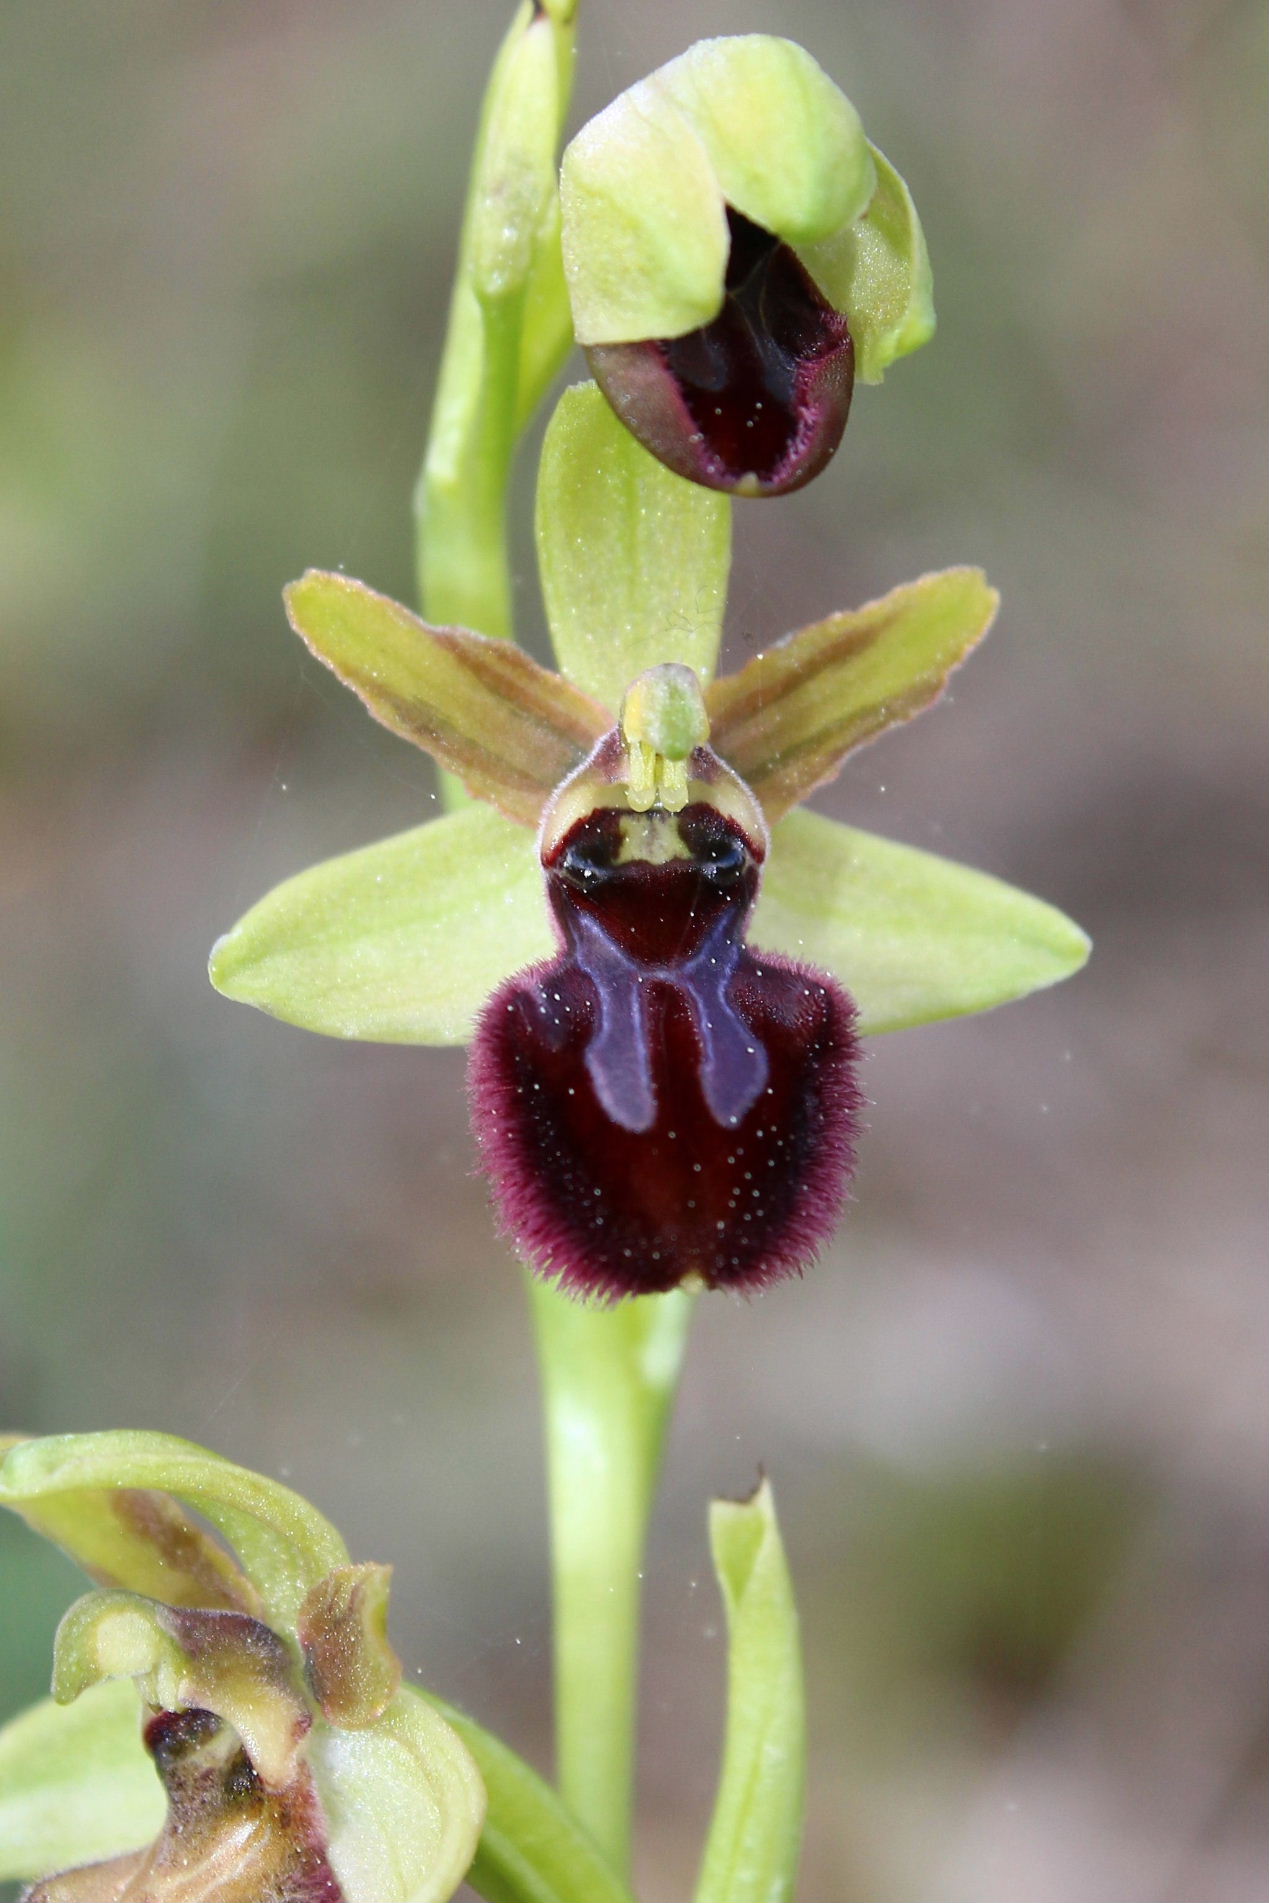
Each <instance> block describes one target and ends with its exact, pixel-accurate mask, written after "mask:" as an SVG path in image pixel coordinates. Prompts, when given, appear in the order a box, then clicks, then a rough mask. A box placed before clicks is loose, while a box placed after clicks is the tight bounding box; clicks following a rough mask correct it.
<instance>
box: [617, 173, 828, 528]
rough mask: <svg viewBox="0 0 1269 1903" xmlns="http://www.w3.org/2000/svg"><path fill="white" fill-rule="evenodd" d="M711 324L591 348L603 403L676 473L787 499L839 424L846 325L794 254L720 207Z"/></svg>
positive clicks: (817, 465)
mask: <svg viewBox="0 0 1269 1903" xmlns="http://www.w3.org/2000/svg"><path fill="white" fill-rule="evenodd" d="M727 224H728V231H729V235H730V249H729V253H728V262H727V272H726V278H725V283H724V291H723V299H722V303H721V306H720V309H719V312H718V314H717V316H716V317H714V318H713V319H711V321H710V322H709V323H707V324H704V325H702V326H701V327H700V328H698V329H697V330H693V331H689V332H687V333H686V334H685V335H684V336H681V337H669V338H651V339H646V340H643V341H640V342H634V343H616V344H594V345H591V346H589V347H588V349H587V352H586V355H587V359H588V361H589V364H590V368H591V372H592V374H593V376H594V378H595V381H596V383H597V384H598V385H599V387H600V389H601V390H602V391H603V393H604V395H605V397H606V398H607V399H608V401H609V403H610V404H611V405H612V407H613V409H614V410H615V411H616V413H617V415H618V416H619V417H620V418H621V420H622V422H623V423H624V424H625V425H626V427H627V428H628V429H629V430H630V432H631V434H632V435H634V436H635V437H637V438H638V440H639V441H640V442H641V443H642V444H643V446H644V448H645V449H647V450H649V451H650V452H651V453H652V454H653V455H654V456H656V457H657V458H658V459H659V460H660V461H661V462H663V463H665V464H666V466H667V467H668V468H670V469H673V470H674V471H675V473H676V474H677V475H680V476H684V477H686V478H687V480H688V481H690V482H698V483H701V484H703V485H704V486H705V487H706V488H711V489H719V490H723V491H725V492H728V493H731V494H735V495H740V496H746V497H749V496H776V495H787V494H790V493H791V492H792V491H794V490H796V489H800V488H801V487H802V486H803V485H804V484H805V483H808V482H810V481H811V480H812V478H813V477H814V476H817V475H818V474H819V473H820V471H821V470H822V469H823V468H824V467H825V466H826V465H827V463H828V462H829V461H830V460H831V458H832V456H833V454H834V452H835V451H836V449H837V446H838V444H839V443H840V442H841V439H842V435H843V433H844V431H845V428H846V422H847V418H848V416H849V414H850V404H851V396H852V394H853V390H854V380H855V353H854V345H853V342H852V339H851V334H850V329H849V327H848V325H847V322H846V318H845V316H844V315H843V314H842V312H840V311H838V310H835V309H834V308H833V306H832V305H831V304H830V303H829V302H828V301H827V299H826V298H825V297H824V294H823V293H822V292H821V291H820V289H819V288H818V286H817V285H816V284H815V282H814V280H813V278H812V277H811V275H810V273H809V272H808V271H807V270H806V268H805V266H804V265H803V264H802V263H801V262H800V260H799V259H798V257H797V255H796V253H795V252H794V251H793V250H792V249H791V247H790V246H789V245H787V244H784V243H783V242H781V240H780V239H778V238H777V237H775V236H774V235H773V234H772V233H771V232H769V231H765V230H764V229H763V228H762V226H760V225H757V224H754V223H753V221H752V220H751V219H748V218H746V217H744V215H743V214H742V213H740V212H738V211H736V210H734V209H733V208H732V207H730V206H729V207H728V208H727Z"/></svg>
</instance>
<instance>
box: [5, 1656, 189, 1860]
mask: <svg viewBox="0 0 1269 1903" xmlns="http://www.w3.org/2000/svg"><path fill="white" fill-rule="evenodd" d="M164 1808H165V1807H164V1801H163V1791H162V1788H161V1786H160V1784H159V1781H158V1779H157V1778H156V1777H155V1775H154V1766H153V1764H152V1763H151V1762H150V1759H149V1757H148V1756H147V1754H146V1751H145V1747H144V1746H143V1745H142V1743H141V1706H140V1702H139V1700H138V1698H137V1692H136V1687H135V1685H133V1683H132V1682H131V1680H130V1679H111V1680H108V1681H106V1682H105V1683H103V1684H100V1685H96V1686H94V1687H93V1688H92V1690H91V1691H86V1692H85V1693H84V1695H83V1697H82V1698H78V1699H76V1701H75V1703H74V1704H73V1705H58V1704H55V1703H54V1702H53V1700H52V1699H51V1698H49V1699H44V1700H43V1701H42V1702H41V1703H40V1704H38V1705H33V1706H31V1708H30V1709H29V1710H28V1711H24V1712H22V1713H21V1715H20V1716H19V1717H17V1718H14V1719H13V1720H11V1722H10V1723H9V1724H7V1725H5V1726H4V1728H3V1729H2V1730H0V1879H3V1878H12V1877H19V1878H32V1877H38V1876H42V1875H43V1874H44V1873H45V1872H46V1871H48V1870H58V1869H67V1868H69V1867H72V1866H73V1865H75V1864H80V1863H96V1862H99V1861H101V1860H102V1859H104V1858H107V1857H117V1856H121V1855H122V1854H123V1853H124V1852H125V1851H128V1850H135V1849H136V1848H137V1846H138V1845H139V1844H143V1843H148V1842H149V1841H150V1839H151V1838H153V1837H155V1836H156V1835H157V1834H158V1832H159V1830H160V1829H161V1828H162V1825H163V1816H164Z"/></svg>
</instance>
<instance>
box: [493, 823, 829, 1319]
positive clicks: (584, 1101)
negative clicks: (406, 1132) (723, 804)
mask: <svg viewBox="0 0 1269 1903" xmlns="http://www.w3.org/2000/svg"><path fill="white" fill-rule="evenodd" d="M544 866H545V870H546V876H547V891H548V896H549V899H550V903H551V908H552V911H553V913H554V916H555V920H556V923H557V926H558V928H559V931H560V935H561V939H562V941H563V951H562V953H561V955H560V956H559V957H558V958H556V959H554V960H553V961H551V962H549V963H547V964H542V965H535V966H532V967H530V968H529V970H527V971H524V972H521V973H519V974H518V975H517V976H516V977H515V978H512V979H511V980H510V981H509V982H508V983H507V984H505V985H503V986H502V988H501V989H500V990H499V991H497V992H496V993H495V994H494V996H493V998H492V999H491V1000H490V1002H489V1004H488V1005H487V1007H486V1009H485V1013H484V1015H483V1017H482V1019H481V1023H480V1028H479V1031H478V1033H477V1038H476V1043H475V1046H474V1049H473V1052H472V1070H471V1086H472V1105H473V1118H474V1122H475V1126H476V1133H477V1137H478V1139H479V1142H480V1145H481V1151H482V1156H483V1160H484V1164H485V1167H486V1169H487V1170H488V1173H489V1176H490V1179H491V1181H492V1184H493V1188H494V1192H495V1195H496V1197H497V1200H498V1204H499V1207H500V1211H501V1215H502V1219H503V1222H504V1225H505V1227H506V1229H507V1231H508V1233H509V1234H510V1235H511V1236H512V1238H513V1239H514V1241H515V1242H516V1243H517V1245H518V1246H519V1247H520V1248H521V1249H522V1250H523V1251H524V1252H525V1253H526V1254H527V1255H528V1257H529V1259H530V1260H531V1261H532V1263H533V1264H534V1266H535V1267H537V1268H538V1269H540V1270H541V1271H542V1272H543V1273H545V1274H548V1275H552V1276H555V1277H558V1279H559V1280H560V1281H561V1282H562V1283H563V1284H564V1285H565V1286H566V1287H567V1288H569V1289H571V1290H573V1291H575V1292H577V1293H579V1294H597V1295H600V1296H602V1297H605V1298H607V1299H609V1300H615V1299H617V1298H618V1297H620V1296H623V1295H645V1294H651V1293H653V1292H654V1291H656V1290H663V1289H670V1288H675V1287H677V1285H678V1284H679V1283H680V1282H682V1281H683V1280H684V1279H685V1278H687V1277H698V1278H699V1279H700V1280H701V1281H703V1282H704V1283H706V1284H707V1285H708V1286H709V1287H711V1288H719V1287H724V1288H743V1289H749V1290H752V1289H755V1288H759V1287H761V1286H763V1285H764V1284H765V1283H768V1282H771V1281H774V1280H776V1279H777V1278H779V1277H781V1276H784V1275H790V1274H794V1273H796V1272H798V1271H799V1270H800V1269H802V1268H803V1267H804V1266H805V1265H806V1263H807V1262H808V1261H809V1260H810V1259H811V1257H812V1256H813V1255H814V1253H815V1251H816V1249H817V1248H818V1247H819V1245H820V1244H821V1243H822V1242H823V1241H824V1240H825V1239H826V1237H827V1236H828V1234H829V1232H830V1230H831V1229H832V1227H833V1224H834V1222H835V1220H836V1218H837V1215H838V1213H839V1210H840V1207H841V1203H842V1200H843V1197H844V1194H845V1187H846V1180H847V1176H848V1173H849V1170H850V1167H851V1164H852V1161H853V1134H854V1126H855V1118H856V1112H857V1109H858V1106H859V1102H860V1098H859V1093H858V1090H857V1088H856V1085H855V1080H854V1066H855V1060H856V1056H857V1044H856V1039H855V1033H854V1016H855V1013H854V1007H853V1005H852V1004H851V1003H850V1001H849V999H848V998H847V997H846V995H845V993H844V992H843V991H842V990H841V989H840V987H839V986H838V985H837V984H835V983H834V981H833V980H832V979H831V978H829V977H828V976H827V975H826V974H825V973H822V972H817V971H814V970H812V969H811V968H810V967H807V966H801V965H797V964H794V963H793V962H792V961H791V960H788V959H784V958H776V957H769V956H767V955H766V954H764V953H760V952H755V951H752V950H750V949H749V947H747V946H746V944H745V942H744V933H745V927H746V925H747V923H748V919H749V916H750V913H751V911H752V909H753V904H754V900H755V898H756V896H757V890H758V857H757V852H756V850H755V847H754V845H753V843H752V842H751V841H750V840H749V839H747V838H746V836H745V834H744V832H743V831H742V829H741V828H740V826H739V825H737V824H736V823H735V821H734V820H732V819H730V818H728V817H726V816H725V815H724V814H723V813H722V812H720V811H719V810H718V809H717V808H715V807H714V806H711V805H709V804H707V803H705V802H703V801H697V802H695V803H693V804H691V805H688V806H686V807H685V808H684V809H683V811H682V812H681V813H678V814H670V813H667V812H665V811H663V810H661V809H654V810H653V811H651V812H648V813H631V812H629V811H628V810H626V809H625V808H623V807H612V806H605V807H600V808H598V809H597V810H596V811H594V812H591V813H590V814H588V815H587V816H586V817H584V818H583V819H581V820H579V821H578V822H577V823H576V824H575V825H574V826H572V828H571V829H570V830H569V831H568V832H567V833H566V834H565V835H564V837H563V838H562V839H561V840H560V841H559V842H558V843H557V844H556V845H555V846H554V847H553V848H552V849H550V850H549V851H548V852H547V854H546V857H545V859H544Z"/></svg>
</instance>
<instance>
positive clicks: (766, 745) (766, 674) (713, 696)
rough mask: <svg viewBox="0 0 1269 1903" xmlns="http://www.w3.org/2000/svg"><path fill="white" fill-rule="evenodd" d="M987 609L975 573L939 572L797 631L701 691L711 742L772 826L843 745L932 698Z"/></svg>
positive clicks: (973, 640) (993, 605) (992, 609)
mask: <svg viewBox="0 0 1269 1903" xmlns="http://www.w3.org/2000/svg"><path fill="white" fill-rule="evenodd" d="M999 602H1000V597H999V595H997V593H996V591H995V589H994V588H989V587H988V585H987V582H986V579H985V577H984V576H983V574H982V571H981V570H980V569H977V568H949V569H945V570H944V571H943V572H942V573H941V574H937V575H923V576H921V578H920V579H919V580H918V581H914V582H908V583H906V584H905V585H904V586H903V587H901V588H895V589H892V590H891V592H890V593H889V594H888V595H884V596H883V597H882V599H881V600H880V601H870V602H869V603H868V604H867V605H866V606H865V607H863V608H856V609H854V610H851V611H849V612H847V613H842V614H835V615H829V616H827V617H826V619H825V620H823V621H817V622H815V623H814V624H813V625H812V626H810V627H807V628H802V629H800V630H799V631H798V632H797V633H796V634H791V635H789V636H788V637H787V638H786V639H785V640H783V641H780V642H778V643H777V644H776V645H775V646H774V647H770V648H767V649H766V650H765V651H764V652H763V653H761V654H756V655H754V657H753V659H752V660H751V661H748V662H747V663H746V665H745V666H744V667H742V668H741V669H740V671H739V673H736V674H727V675H724V676H723V678H722V679H721V680H717V681H715V682H713V684H712V685H711V686H710V688H709V690H708V692H707V693H706V696H705V705H706V707H707V709H708V712H709V717H710V730H711V743H712V745H713V746H714V747H715V749H716V750H717V751H718V752H719V753H721V754H722V756H723V758H724V759H725V760H726V761H727V763H728V765H729V766H733V767H734V768H735V769H736V771H737V773H739V774H740V776H741V778H742V779H744V780H747V781H748V783H749V785H750V787H751V788H752V789H753V791H754V793H755V794H756V796H757V798H758V799H759V800H760V802H761V803H762V807H763V811H764V812H765V813H766V816H767V818H768V820H769V821H771V822H772V823H774V822H775V821H776V820H777V819H779V818H780V817H781V815H782V814H784V813H787V812H788V811H789V810H790V809H791V808H792V807H794V806H796V805H797V804H798V803H799V802H800V801H801V800H804V799H805V798H806V796H807V794H808V793H810V792H813V791H814V789H815V788H816V787H817V786H822V785H823V784H824V782H825V781H826V780H830V779H832V778H833V776H834V774H835V773H836V772H837V771H838V769H839V767H840V766H841V763H842V761H843V759H844V758H845V756H846V755H847V753H849V752H850V751H851V749H852V748H853V747H858V746H861V745H862V744H863V742H864V741H865V740H871V739H872V738H873V736H874V735H876V734H879V733H882V732H884V731H885V729H886V728H887V727H891V726H893V725H895V723H896V722H898V721H901V720H910V719H911V717H912V716H913V714H917V713H920V712H921V710H922V708H924V707H928V706H929V705H930V703H931V702H932V701H934V700H936V699H937V698H938V696H939V694H940V693H941V692H942V691H943V688H944V686H945V685H946V682H947V678H948V675H949V674H950V673H951V671H952V669H953V668H954V667H956V666H957V665H958V664H959V663H960V662H961V661H963V660H964V659H965V656H966V655H967V654H968V653H969V652H970V650H971V649H972V648H973V647H974V646H975V645H976V644H977V643H978V642H979V641H981V640H982V638H983V636H984V635H985V634H986V632H987V630H988V628H990V626H991V624H992V621H993V620H994V619H995V615H996V609H997V607H998V606H999Z"/></svg>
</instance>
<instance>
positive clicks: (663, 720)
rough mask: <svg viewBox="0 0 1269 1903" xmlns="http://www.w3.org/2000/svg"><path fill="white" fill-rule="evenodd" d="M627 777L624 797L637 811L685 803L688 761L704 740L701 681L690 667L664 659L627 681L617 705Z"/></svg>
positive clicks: (705, 726) (706, 722)
mask: <svg viewBox="0 0 1269 1903" xmlns="http://www.w3.org/2000/svg"><path fill="white" fill-rule="evenodd" d="M621 733H622V738H623V739H624V740H625V743H626V754H627V758H628V761H629V775H630V777H629V780H628V782H627V793H626V797H627V799H628V801H629V803H630V805H631V806H632V807H633V808H634V809H635V811H636V812H643V813H646V812H647V811H648V809H649V808H650V807H652V806H663V807H665V809H666V811H667V812H670V813H678V812H681V811H682V810H683V808H684V807H685V806H686V805H687V799H688V771H687V768H688V761H689V760H690V759H691V757H692V754H693V753H694V752H695V751H696V749H697V747H703V746H704V745H705V744H706V742H707V741H708V739H709V715H708V714H707V713H706V711H705V697H704V695H703V694H702V693H701V684H700V682H699V681H698V680H697V678H696V676H695V674H694V673H693V672H692V670H691V668H690V667H684V666H683V665H682V663H681V662H678V661H666V662H664V663H663V664H662V665H661V666H660V667H652V668H649V669H648V671H647V673H646V674H641V675H640V676H639V678H638V680H637V681H634V682H632V684H631V686H630V687H629V689H628V690H627V692H626V697H625V700H624V701H623V702H622V707H621Z"/></svg>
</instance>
